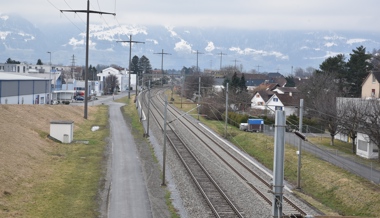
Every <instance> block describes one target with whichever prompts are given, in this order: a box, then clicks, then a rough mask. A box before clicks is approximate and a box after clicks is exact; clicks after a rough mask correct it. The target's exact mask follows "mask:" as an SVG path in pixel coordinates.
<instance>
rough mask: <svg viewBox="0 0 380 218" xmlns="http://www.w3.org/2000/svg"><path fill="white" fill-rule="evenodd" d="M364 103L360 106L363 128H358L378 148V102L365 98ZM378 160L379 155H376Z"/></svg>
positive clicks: (379, 140)
mask: <svg viewBox="0 0 380 218" xmlns="http://www.w3.org/2000/svg"><path fill="white" fill-rule="evenodd" d="M366 102H367V103H366V104H365V105H364V107H363V108H362V110H361V111H362V113H363V120H362V123H363V128H361V129H360V130H361V131H363V133H365V134H367V135H368V137H369V139H370V140H371V141H372V142H373V143H374V144H375V145H376V146H377V150H379V148H380V102H379V100H378V99H369V100H366ZM378 161H379V162H380V155H379V156H378Z"/></svg>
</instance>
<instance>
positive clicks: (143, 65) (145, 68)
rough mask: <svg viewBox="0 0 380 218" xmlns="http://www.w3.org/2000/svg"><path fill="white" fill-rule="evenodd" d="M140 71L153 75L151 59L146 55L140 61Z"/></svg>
mask: <svg viewBox="0 0 380 218" xmlns="http://www.w3.org/2000/svg"><path fill="white" fill-rule="evenodd" d="M139 69H140V70H141V72H143V73H147V74H150V73H152V65H151V64H150V61H149V59H148V58H147V57H145V55H143V56H141V58H140V59H139Z"/></svg>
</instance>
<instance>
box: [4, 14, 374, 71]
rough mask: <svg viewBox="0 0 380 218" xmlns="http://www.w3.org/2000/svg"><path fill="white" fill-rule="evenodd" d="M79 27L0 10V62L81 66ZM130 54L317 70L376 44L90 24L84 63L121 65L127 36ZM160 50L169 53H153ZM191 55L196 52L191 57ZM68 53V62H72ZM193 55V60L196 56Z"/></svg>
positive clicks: (163, 60) (316, 34)
mask: <svg viewBox="0 0 380 218" xmlns="http://www.w3.org/2000/svg"><path fill="white" fill-rule="evenodd" d="M79 26H83V24H81V25H79V24H78V25H76V24H60V25H50V26H40V27H38V26H37V25H33V24H32V23H30V22H29V21H27V20H26V19H24V18H22V17H21V16H17V15H4V14H0V42H1V43H0V49H2V50H3V52H1V53H0V61H1V60H3V61H4V62H5V61H6V60H7V59H8V58H11V59H14V60H18V61H22V62H28V63H36V62H37V60H38V59H41V60H42V61H43V62H45V63H48V62H49V56H48V54H47V52H48V51H50V52H51V53H52V63H53V64H62V65H72V63H73V62H74V63H75V65H84V63H85V41H86V40H85V38H86V37H85V29H83V30H82V29H81V28H79ZM129 35H132V40H133V41H141V42H145V43H144V44H142V43H141V44H140V43H138V44H133V46H132V56H134V55H137V56H138V57H141V56H142V55H145V56H146V57H148V58H149V60H150V62H151V64H152V67H153V68H157V69H160V68H161V64H163V68H164V69H177V70H179V69H181V68H182V67H184V66H185V67H191V66H195V65H196V63H197V62H198V66H199V67H200V68H201V69H219V68H220V66H222V67H225V66H234V65H236V66H237V67H238V68H239V69H242V70H243V71H245V72H250V71H252V70H259V71H260V72H263V71H265V72H280V73H284V74H289V73H291V71H292V70H293V69H295V68H298V67H300V68H304V69H305V68H307V67H313V68H318V67H319V64H321V63H322V62H323V61H324V59H325V58H327V57H329V56H334V55H337V54H344V55H345V56H346V59H349V54H350V53H351V52H352V50H354V49H356V48H357V47H359V46H361V45H363V46H364V47H366V49H367V50H366V51H367V52H372V50H373V49H379V48H380V41H377V36H376V32H362V31H301V30H298V31H291V30H289V31H280V30H278V31H269V30H255V31H248V30H237V29H227V28H226V29H222V28H208V29H206V28H197V27H170V26H139V25H98V24H90V44H89V45H90V53H89V63H90V64H92V65H97V64H104V65H110V64H116V65H119V66H123V67H125V66H127V65H128V59H129V43H117V42H116V41H121V40H125V41H128V40H129ZM162 51H164V53H168V54H170V55H159V53H161V52H162ZM196 54H197V55H196ZM73 55H74V60H73V58H72V57H73ZM197 59H198V60H197Z"/></svg>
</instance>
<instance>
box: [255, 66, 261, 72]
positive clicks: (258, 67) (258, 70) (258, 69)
mask: <svg viewBox="0 0 380 218" xmlns="http://www.w3.org/2000/svg"><path fill="white" fill-rule="evenodd" d="M256 67H257V72H258V73H260V67H262V66H260V65H257V66H256Z"/></svg>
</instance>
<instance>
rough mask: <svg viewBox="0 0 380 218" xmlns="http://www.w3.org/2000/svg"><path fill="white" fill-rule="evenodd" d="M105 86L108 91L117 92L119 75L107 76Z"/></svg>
mask: <svg viewBox="0 0 380 218" xmlns="http://www.w3.org/2000/svg"><path fill="white" fill-rule="evenodd" d="M104 86H105V87H104V89H105V92H106V93H110V94H111V93H115V92H116V89H117V88H119V79H118V78H117V76H115V75H113V74H111V75H109V76H107V77H106V81H105V84H104Z"/></svg>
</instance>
